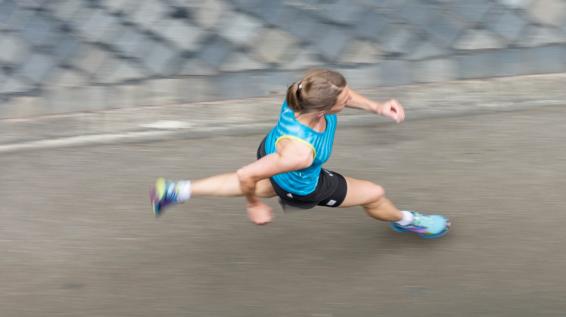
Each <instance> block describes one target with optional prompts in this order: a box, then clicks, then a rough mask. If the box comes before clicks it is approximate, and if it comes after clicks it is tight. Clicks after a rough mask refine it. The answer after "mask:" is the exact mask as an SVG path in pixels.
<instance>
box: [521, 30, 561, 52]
mask: <svg viewBox="0 0 566 317" xmlns="http://www.w3.org/2000/svg"><path fill="white" fill-rule="evenodd" d="M525 33H526V34H525V35H524V37H523V38H522V39H521V40H520V41H519V42H518V43H517V44H518V45H519V46H524V47H534V46H543V45H547V44H558V43H565V42H566V36H565V35H564V34H562V33H561V32H560V31H559V30H557V29H554V28H547V27H539V26H531V27H529V29H528V30H527V31H526V32H525Z"/></svg>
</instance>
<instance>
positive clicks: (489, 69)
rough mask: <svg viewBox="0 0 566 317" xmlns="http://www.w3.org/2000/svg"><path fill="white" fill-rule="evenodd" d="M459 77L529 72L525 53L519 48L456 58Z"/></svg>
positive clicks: (510, 74) (467, 77) (496, 75)
mask: <svg viewBox="0 0 566 317" xmlns="http://www.w3.org/2000/svg"><path fill="white" fill-rule="evenodd" d="M455 60H456V62H457V64H458V73H459V78H462V79H472V78H486V77H498V76H513V75H525V74H529V73H530V71H529V68H528V65H527V64H526V60H525V54H524V52H522V51H521V50H518V49H503V50H497V51H486V52H477V53H475V54H471V55H461V56H457V57H456V58H455Z"/></svg>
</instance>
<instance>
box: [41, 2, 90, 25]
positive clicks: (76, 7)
mask: <svg viewBox="0 0 566 317" xmlns="http://www.w3.org/2000/svg"><path fill="white" fill-rule="evenodd" d="M47 7H48V8H49V10H50V11H51V13H52V14H53V15H54V16H55V17H57V18H59V19H61V20H63V21H69V20H71V19H72V18H74V17H76V16H77V15H78V14H79V13H80V12H81V11H82V10H84V9H85V6H84V3H83V2H82V1H76V0H64V1H49V2H48V3H47Z"/></svg>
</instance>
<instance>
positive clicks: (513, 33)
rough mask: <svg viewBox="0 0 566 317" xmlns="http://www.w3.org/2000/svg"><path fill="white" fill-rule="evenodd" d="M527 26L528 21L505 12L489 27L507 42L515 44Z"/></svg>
mask: <svg viewBox="0 0 566 317" xmlns="http://www.w3.org/2000/svg"><path fill="white" fill-rule="evenodd" d="M526 25H527V21H525V20H524V19H522V18H520V17H519V16H517V15H516V14H514V13H512V12H509V11H505V12H504V13H503V14H502V15H500V16H498V17H497V18H496V19H495V21H493V22H492V23H491V24H489V25H488V26H487V27H488V28H489V29H490V30H492V31H493V32H495V33H497V34H499V35H500V36H501V37H503V38H505V39H506V40H507V41H509V42H514V41H515V40H517V39H518V38H519V36H520V35H522V34H523V29H524V28H525V26H526Z"/></svg>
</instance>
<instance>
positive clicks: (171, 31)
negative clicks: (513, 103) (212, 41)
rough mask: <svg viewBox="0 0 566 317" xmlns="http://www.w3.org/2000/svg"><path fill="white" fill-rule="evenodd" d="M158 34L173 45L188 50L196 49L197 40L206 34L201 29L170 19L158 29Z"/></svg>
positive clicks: (197, 45) (197, 46)
mask: <svg viewBox="0 0 566 317" xmlns="http://www.w3.org/2000/svg"><path fill="white" fill-rule="evenodd" d="M158 34H159V35H161V36H163V37H164V38H165V39H167V40H168V41H170V42H171V43H173V44H174V45H175V46H177V47H180V48H182V49H184V50H189V51H196V50H197V49H198V48H199V44H200V43H199V42H200V41H201V40H202V39H203V38H204V36H205V35H206V33H205V32H204V31H202V29H200V28H198V27H195V26H192V25H189V24H187V23H185V22H183V21H179V20H172V21H170V22H169V23H167V24H166V25H164V26H163V27H162V28H161V29H160V30H159V31H158Z"/></svg>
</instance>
